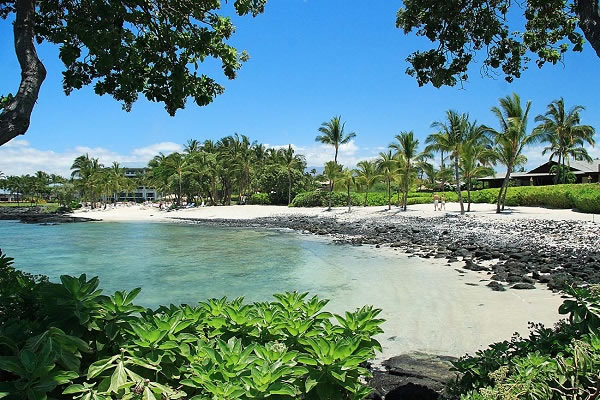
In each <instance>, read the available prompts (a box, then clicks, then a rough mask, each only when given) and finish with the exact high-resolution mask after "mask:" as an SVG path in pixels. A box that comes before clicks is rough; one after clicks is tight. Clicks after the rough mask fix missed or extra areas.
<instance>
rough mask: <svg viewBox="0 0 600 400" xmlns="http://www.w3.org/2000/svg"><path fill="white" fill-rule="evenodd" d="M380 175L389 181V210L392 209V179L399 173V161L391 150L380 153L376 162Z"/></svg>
mask: <svg viewBox="0 0 600 400" xmlns="http://www.w3.org/2000/svg"><path fill="white" fill-rule="evenodd" d="M375 163H376V165H377V170H378V172H379V175H380V176H381V177H383V179H385V181H386V183H387V194H388V210H391V209H392V181H393V180H394V179H396V177H397V175H398V163H397V161H396V159H395V158H394V155H393V154H392V151H391V150H388V152H387V153H379V158H378V159H377V161H376V162H375Z"/></svg>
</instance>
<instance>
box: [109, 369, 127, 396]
mask: <svg viewBox="0 0 600 400" xmlns="http://www.w3.org/2000/svg"><path fill="white" fill-rule="evenodd" d="M126 382H127V372H126V371H125V365H124V364H123V362H122V361H119V363H118V364H117V368H115V370H114V372H113V374H112V376H111V377H110V387H109V388H108V391H109V392H113V393H116V392H117V391H118V390H119V388H120V387H121V386H123V385H124V384H125V383H126Z"/></svg>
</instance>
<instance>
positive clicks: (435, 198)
mask: <svg viewBox="0 0 600 400" xmlns="http://www.w3.org/2000/svg"><path fill="white" fill-rule="evenodd" d="M439 201H440V196H438V194H437V193H435V194H434V195H433V210H434V211H437V210H438V202H439ZM440 210H441V207H440Z"/></svg>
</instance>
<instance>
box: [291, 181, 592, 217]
mask: <svg viewBox="0 0 600 400" xmlns="http://www.w3.org/2000/svg"><path fill="white" fill-rule="evenodd" d="M499 191H500V189H482V190H476V191H472V192H471V194H470V197H471V202H472V203H489V204H494V203H496V201H497V200H498V193H499ZM436 193H438V194H439V195H440V196H441V195H442V194H443V195H444V196H445V198H446V201H449V202H456V201H458V195H457V194H456V192H436ZM462 194H463V197H465V198H466V196H467V192H466V191H463V192H462ZM327 195H328V194H327V193H326V192H324V191H318V190H317V191H313V192H304V193H300V194H299V195H297V196H296V197H295V198H294V200H293V201H292V203H291V207H325V206H327ZM332 198H333V206H334V207H342V206H345V205H346V194H345V193H342V192H334V193H333V197H332ZM351 198H352V204H353V205H364V204H365V195H364V194H362V193H356V192H353V193H351ZM391 202H392V204H398V194H393V195H392V196H391ZM427 203H433V193H432V192H410V193H408V196H407V204H408V205H412V204H427ZM387 204H388V198H387V193H381V192H376V193H369V195H368V198H367V201H366V205H367V206H384V205H387ZM506 204H507V205H508V206H527V207H549V208H561V209H571V208H574V209H577V210H578V211H580V212H584V213H600V186H598V185H597V184H566V185H552V186H520V187H510V188H508V191H507V194H506Z"/></svg>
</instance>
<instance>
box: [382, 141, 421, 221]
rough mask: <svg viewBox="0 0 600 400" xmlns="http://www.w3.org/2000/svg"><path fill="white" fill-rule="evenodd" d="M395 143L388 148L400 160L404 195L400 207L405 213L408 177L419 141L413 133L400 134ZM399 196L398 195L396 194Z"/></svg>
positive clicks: (412, 167) (414, 160)
mask: <svg viewBox="0 0 600 400" xmlns="http://www.w3.org/2000/svg"><path fill="white" fill-rule="evenodd" d="M395 139H396V142H394V143H392V144H390V146H389V147H390V148H391V149H392V150H395V151H396V154H395V157H397V158H398V159H399V160H400V165H401V169H402V174H403V176H404V179H403V181H404V193H403V196H402V206H403V208H404V211H406V203H407V199H408V187H409V176H410V174H411V172H412V171H413V169H414V163H415V162H416V159H417V158H418V156H419V154H418V153H417V148H418V147H419V141H418V140H417V139H415V136H414V133H413V131H410V132H401V133H400V134H399V135H396V136H395ZM398 195H400V193H398Z"/></svg>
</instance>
